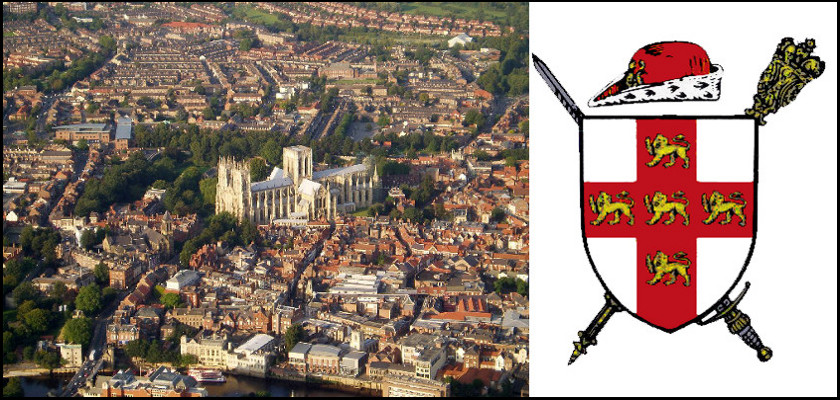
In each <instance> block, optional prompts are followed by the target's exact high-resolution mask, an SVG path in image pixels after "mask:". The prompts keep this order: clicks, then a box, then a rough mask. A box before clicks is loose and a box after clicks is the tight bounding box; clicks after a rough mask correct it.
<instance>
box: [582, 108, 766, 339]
mask: <svg viewBox="0 0 840 400" xmlns="http://www.w3.org/2000/svg"><path fill="white" fill-rule="evenodd" d="M582 117H583V118H582V120H581V123H580V124H578V153H579V154H580V211H581V212H580V221H581V225H580V231H581V237H582V238H583V248H584V250H585V251H586V258H587V259H588V260H589V265H590V266H592V270H593V271H594V272H595V276H597V277H598V281H599V282H601V286H603V287H604V290H605V291H606V292H607V293H608V294H609V295H610V296H612V298H613V299H614V300H615V302H616V303H618V304H619V305H620V306H621V307H622V308H623V310H624V311H626V312H627V313H628V314H630V315H632V316H633V318H636V319H637V320H639V321H642V322H644V323H645V324H647V325H649V326H651V327H654V328H656V329H658V330H660V331H663V332H667V333H674V332H676V331H678V330H680V329H682V328H685V327H686V326H688V325H691V324H694V323H699V322H701V321H702V320H703V318H705V317H706V316H707V315H709V314H710V313H711V312H713V311H714V308H715V306H717V305H718V304H719V303H720V302H721V301H722V300H723V299H725V298H728V297H729V294H730V293H732V291H733V290H734V289H735V286H737V285H738V282H740V281H741V278H743V276H744V272H746V270H747V266H748V265H749V264H750V260H751V259H752V255H753V251H754V250H755V240H756V237H757V233H758V145H759V144H758V126H759V125H758V120H756V119H755V118H753V117H751V116H748V115H719V116H715V115H673V114H666V115H659V116H657V115H645V116H630V115H627V116H623V115H597V116H595V115H593V116H589V115H583V116H582ZM588 119H592V120H597V119H636V120H639V119H643V120H650V119H666V120H669V119H694V120H701V119H707V120H752V121H753V127H754V132H753V135H754V142H753V143H754V146H753V178H754V181H753V202H754V204H753V216H752V226H753V231H752V242H751V243H750V251H749V253H747V259H746V260H745V261H744V266H743V267H741V272H739V273H738V277H737V278H735V282H733V283H732V286H730V287H729V289H728V290H727V291H726V292H725V293H724V294H723V296H721V297H720V299H719V300H718V301H716V302H715V303H714V304H712V305H711V306H710V307H709V309H707V310H706V311H704V312H703V313H701V314H699V315H697V317H695V318H694V319H692V320H690V321H688V322H685V323H684V324H682V325H680V326H678V327H676V328H673V329H665V328H663V327H661V326H658V325H654V324H652V323H651V322H648V321H647V320H645V319H643V318H642V317H640V316H638V315H637V314H636V313H634V312H631V311H630V310H629V309H628V308H627V307H625V306H624V304H622V303H621V300H620V299H619V298H618V297H617V296H616V295H615V294H614V293H613V292H612V291H611V290H610V289H609V288H608V287H607V284H606V283H605V282H604V279H603V278H601V274H599V273H598V268H597V267H596V266H595V262H594V261H592V255H591V254H590V253H589V243H587V241H586V215H587V214H586V207H585V206H584V205H585V204H584V203H585V200H586V199H584V190H583V184H584V181H583V127H584V124H585V122H586V120H588Z"/></svg>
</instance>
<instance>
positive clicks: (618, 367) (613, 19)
mask: <svg viewBox="0 0 840 400" xmlns="http://www.w3.org/2000/svg"><path fill="white" fill-rule="evenodd" d="M530 18H531V22H530V37H531V38H530V40H531V52H532V53H535V54H536V55H537V56H538V57H540V58H541V59H542V60H543V61H545V62H546V64H548V66H549V67H550V68H551V70H552V72H554V75H555V76H556V77H557V78H558V79H559V80H560V82H561V83H562V84H563V86H564V87H565V88H566V90H568V91H569V93H570V94H571V96H572V97H573V98H574V100H575V101H576V103H577V104H578V105H579V106H580V107H581V109H582V110H583V112H584V113H587V114H592V115H599V114H600V115H605V114H611V115H622V114H623V115H644V114H648V115H657V114H662V113H666V114H694V115H706V114H709V115H719V114H729V115H732V114H742V113H743V111H744V109H745V108H749V107H750V106H751V105H752V95H753V94H754V93H755V90H756V82H757V80H758V77H759V75H760V74H761V72H762V71H763V70H764V68H765V67H766V66H767V64H768V62H769V61H770V58H771V56H772V54H773V52H774V51H775V49H776V45H777V44H778V42H779V41H780V39H782V38H783V37H786V36H790V37H793V38H794V40H795V41H796V42H797V43H798V42H800V41H802V40H804V39H805V38H806V37H807V38H814V39H816V41H817V48H816V50H815V51H814V54H816V55H818V56H820V57H821V58H822V60H823V61H825V62H826V64H827V66H826V71H825V73H824V74H823V75H822V76H821V77H820V78H818V79H816V80H815V81H813V82H811V83H810V84H809V85H808V86H806V87H805V88H804V89H803V90H802V92H801V93H800V95H799V98H798V99H797V100H796V101H795V102H794V103H792V104H791V105H789V106H787V107H785V108H783V109H782V110H781V111H780V112H779V113H777V114H771V115H770V116H768V117H767V121H768V123H767V125H766V126H764V127H761V128H760V130H759V146H760V147H759V152H760V157H759V162H760V164H759V176H760V178H759V179H760V181H759V182H760V183H759V191H758V194H759V199H760V202H759V203H760V208H759V210H758V215H759V218H758V222H759V223H758V240H757V243H756V248H755V253H754V255H753V258H752V262H751V263H750V266H749V267H748V268H747V272H746V274H745V275H744V279H743V280H742V283H741V284H739V286H738V287H737V288H736V289H735V293H734V294H733V295H737V292H738V291H740V290H741V288H742V287H743V282H744V281H749V282H751V283H752V288H751V289H750V291H749V292H748V294H747V296H746V298H745V299H744V301H743V302H742V303H741V309H742V310H743V311H744V312H746V313H747V314H748V315H749V316H750V317H751V318H752V321H753V326H754V327H755V328H756V330H757V331H758V333H759V335H760V336H761V338H762V340H763V341H764V343H765V345H768V346H770V347H771V348H772V349H773V351H774V356H773V359H772V360H770V361H769V362H767V363H760V362H759V361H758V360H757V358H756V356H755V352H754V351H753V350H752V349H750V348H748V347H747V346H746V345H744V344H743V343H742V342H741V340H740V339H739V338H738V337H737V336H735V335H731V334H730V333H729V331H728V330H727V328H726V325H725V323H724V322H723V321H718V322H716V323H714V324H712V325H708V326H703V327H701V326H698V325H692V326H689V327H686V328H684V329H682V330H680V331H678V332H676V333H674V334H667V333H663V332H660V331H658V330H656V329H654V328H651V327H649V326H647V325H645V324H644V323H642V322H640V321H638V320H636V319H634V318H633V317H631V316H630V315H628V314H627V313H619V314H617V315H615V316H614V317H613V318H612V320H610V322H609V323H608V324H607V326H606V328H605V329H604V330H603V331H602V332H601V334H600V335H599V336H598V345H597V346H592V347H590V348H589V353H588V354H586V355H583V356H581V357H580V358H579V359H578V360H577V362H576V363H575V364H574V365H572V366H570V367H567V366H566V363H567V362H568V359H569V356H570V354H571V352H572V341H573V340H576V339H577V331H578V330H583V329H585V328H586V326H587V325H588V324H589V322H590V321H591V320H592V318H593V317H594V316H595V314H596V313H597V312H598V310H600V307H601V306H602V305H603V303H604V298H603V289H602V288H601V285H600V284H599V282H598V280H597V278H596V277H595V274H594V273H593V272H592V269H591V268H590V266H589V263H588V261H587V259H586V254H585V252H584V249H583V245H582V240H581V233H580V217H579V212H580V208H579V204H580V203H579V201H578V196H579V186H578V185H579V182H578V180H579V172H580V171H579V167H578V165H579V164H578V162H579V161H578V156H579V155H578V136H577V126H576V125H575V123H574V122H573V121H572V119H571V118H570V117H569V116H568V115H567V114H566V112H565V110H564V109H563V108H562V107H561V105H560V102H559V101H558V100H557V99H556V98H555V97H554V96H553V94H552V92H551V91H550V90H549V89H548V88H547V86H546V84H545V83H544V82H543V81H542V79H541V78H540V76H539V75H538V74H537V73H536V71H535V70H534V69H533V68H531V74H530V93H531V107H530V115H531V125H530V131H531V156H530V159H531V176H530V179H531V216H532V218H531V223H532V225H531V276H532V279H531V288H530V291H531V302H530V303H531V358H530V360H531V367H530V374H531V384H530V390H531V394H532V395H534V396H547V395H559V396H566V395H577V396H581V395H583V396H586V395H602V396H603V395H606V396H609V395H645V396H675V395H676V396H680V395H728V396H741V395H753V396H777V395H779V396H780V395H789V396H791V395H794V396H795V395H832V396H836V395H837V286H836V285H837V245H836V240H837V114H836V111H835V110H836V109H837V66H838V64H840V60H838V59H837V41H836V37H837V5H836V3H831V4H805V3H796V4H779V3H750V4H713V5H705V4H675V5H668V4H662V3H657V4H653V5H647V4H640V3H626V4H558V3H532V4H531V10H530ZM666 40H684V41H690V42H694V43H697V44H699V45H701V46H703V48H705V50H706V51H707V53H708V54H709V57H710V58H711V61H712V63H714V64H720V65H721V66H722V67H723V69H724V76H723V83H722V93H721V99H720V100H719V101H716V102H687V103H673V104H672V103H647V104H639V105H624V106H610V107H599V108H595V109H590V108H589V107H587V106H586V103H587V101H588V100H589V98H591V97H592V96H593V95H594V94H595V93H596V92H597V91H599V90H600V89H601V88H603V87H604V86H606V85H607V84H608V83H610V82H611V81H612V80H613V79H614V78H615V77H616V76H618V75H620V74H621V73H622V72H623V71H624V70H625V69H626V67H627V63H628V61H629V60H630V57H631V56H632V55H633V53H634V52H635V51H636V50H637V49H639V48H640V47H642V46H644V45H647V44H650V43H654V42H659V41H666ZM813 202H819V203H817V204H821V205H819V206H816V207H814V206H813V205H811V204H814V203H813Z"/></svg>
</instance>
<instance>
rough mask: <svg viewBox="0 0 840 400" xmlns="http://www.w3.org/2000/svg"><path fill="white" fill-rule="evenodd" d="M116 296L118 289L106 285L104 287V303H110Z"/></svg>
mask: <svg viewBox="0 0 840 400" xmlns="http://www.w3.org/2000/svg"><path fill="white" fill-rule="evenodd" d="M114 297H117V289H114V288H112V287H110V286H105V288H104V289H102V302H103V303H104V304H108V303H110V302H111V300H113V299H114Z"/></svg>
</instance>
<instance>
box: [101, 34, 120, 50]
mask: <svg viewBox="0 0 840 400" xmlns="http://www.w3.org/2000/svg"><path fill="white" fill-rule="evenodd" d="M99 45H100V46H102V47H104V48H105V49H107V50H108V51H114V50H116V48H117V41H116V40H114V38H112V37H111V36H108V35H102V36H100V37H99Z"/></svg>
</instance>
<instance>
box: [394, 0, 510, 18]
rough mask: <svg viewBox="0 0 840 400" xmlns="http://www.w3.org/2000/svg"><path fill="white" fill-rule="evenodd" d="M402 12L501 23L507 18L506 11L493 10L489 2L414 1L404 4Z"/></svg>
mask: <svg viewBox="0 0 840 400" xmlns="http://www.w3.org/2000/svg"><path fill="white" fill-rule="evenodd" d="M402 12H403V13H406V14H415V15H433V16H436V17H450V16H453V15H454V16H455V17H456V18H464V19H467V20H470V19H479V17H481V18H483V19H486V20H490V21H494V22H499V21H501V20H504V18H505V13H504V11H502V10H498V9H495V8H493V7H492V6H490V5H489V4H488V3H487V2H475V3H467V2H463V3H461V2H447V1H433V2H419V1H412V2H407V3H404V4H402Z"/></svg>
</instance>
